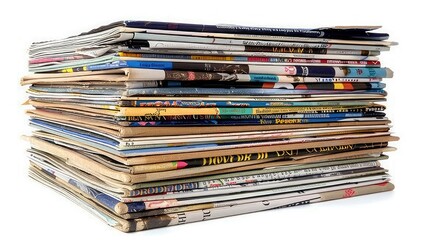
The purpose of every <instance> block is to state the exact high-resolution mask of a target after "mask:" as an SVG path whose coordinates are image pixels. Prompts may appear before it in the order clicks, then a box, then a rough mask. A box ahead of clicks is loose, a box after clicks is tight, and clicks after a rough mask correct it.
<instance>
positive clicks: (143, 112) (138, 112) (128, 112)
mask: <svg viewBox="0 0 423 240" xmlns="http://www.w3.org/2000/svg"><path fill="white" fill-rule="evenodd" d="M368 108H369V107H365V108H363V107H339V106H332V107H269V108H219V107H209V108H172V107H163V108H154V107H143V108H137V107H122V108H120V109H119V111H118V112H117V113H116V116H175V115H255V114H258V115H260V114H284V113H315V112H316V111H321V112H327V113H332V112H342V111H344V112H350V111H354V109H357V110H365V109H368Z"/></svg>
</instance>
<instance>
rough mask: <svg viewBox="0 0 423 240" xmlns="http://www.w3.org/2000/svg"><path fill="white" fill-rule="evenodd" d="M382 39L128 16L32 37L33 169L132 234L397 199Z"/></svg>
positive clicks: (349, 30)
mask: <svg viewBox="0 0 423 240" xmlns="http://www.w3.org/2000/svg"><path fill="white" fill-rule="evenodd" d="M376 29H377V27H372V26H364V27H333V28H318V29H286V28H268V27H249V26H237V25H199V24H184V23H167V22H150V21H122V22H116V23H112V24H110V25H106V26H101V27H99V28H97V29H93V30H91V31H89V32H84V33H82V34H80V35H77V36H72V37H69V38H65V39H61V40H53V41H46V42H36V43H33V44H32V45H31V47H30V50H29V70H30V71H31V72H34V73H33V74H31V75H28V76H25V77H23V78H22V81H21V83H22V84H23V85H29V88H28V90H27V92H28V95H29V100H28V104H30V105H32V106H33V108H31V109H30V110H28V111H27V114H28V115H29V116H30V120H29V121H30V125H31V126H32V127H33V128H35V131H34V132H33V134H32V136H27V137H25V138H26V139H27V140H28V141H29V142H30V145H31V148H30V149H29V150H28V156H29V160H30V170H29V175H30V176H31V177H32V178H33V179H35V180H37V181H39V182H41V183H43V184H45V185H46V186H48V187H50V188H52V189H54V190H56V191H58V192H59V193H61V194H62V195H64V196H66V197H67V198H69V199H70V200H72V201H74V202H75V203H77V204H78V205H80V206H81V207H83V208H85V209H86V210H88V211H90V212H91V213H93V214H94V215H96V216H97V217H99V218H100V219H102V220H104V221H105V222H106V223H107V224H109V225H111V226H113V227H115V228H117V229H119V230H121V231H124V232H133V231H140V230H146V229H152V228H159V227H165V226H172V225H178V224H185V223H191V222H196V221H204V220H209V219H215V218H221V217H226V216H232V215H238V214H245V213H251V212H257V211H263V210H269V209H275V208H284V207H290V206H298V205H302V204H309V203H317V202H322V201H328V200H334V199H342V198H348V197H355V196H360V195H365V194H371V193H378V192H384V191H390V190H392V189H393V188H394V186H393V185H392V184H391V183H390V176H389V175H388V174H387V170H386V169H384V168H382V167H381V166H380V163H381V162H382V161H383V160H386V159H387V158H388V157H387V156H386V155H385V154H384V153H385V152H389V151H392V150H394V148H392V147H390V146H389V142H391V141H396V140H397V137H394V136H391V133H390V132H389V131H390V125H389V124H390V121H389V120H388V119H387V118H386V117H385V113H384V112H383V111H384V110H385V106H384V105H383V102H384V101H385V100H386V99H385V97H386V92H385V91H384V88H385V83H383V82H382V79H383V78H390V77H392V75H393V73H392V71H391V70H390V69H388V68H384V67H381V64H380V62H379V58H378V55H379V54H380V53H381V52H382V51H388V50H389V49H390V47H391V46H392V45H394V43H393V42H390V41H387V39H388V34H386V33H377V32H374V30H376Z"/></svg>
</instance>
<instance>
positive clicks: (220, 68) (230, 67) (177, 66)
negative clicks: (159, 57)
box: [61, 60, 392, 80]
mask: <svg viewBox="0 0 423 240" xmlns="http://www.w3.org/2000/svg"><path fill="white" fill-rule="evenodd" d="M116 68H142V69H151V70H156V71H159V70H164V72H165V78H164V79H152V80H196V79H197V78H199V77H200V76H201V77H200V79H199V80H203V79H209V80H211V76H210V77H207V76H203V75H207V74H209V75H211V74H213V73H214V74H216V75H218V73H232V74H236V73H241V74H248V73H250V74H253V73H255V74H263V75H264V76H267V75H270V76H272V74H276V75H283V76H302V77H328V78H332V77H347V78H388V77H392V71H391V70H390V69H388V68H366V67H362V68H356V67H331V66H264V65H251V64H219V63H183V62H161V61H137V60H128V61H115V62H112V63H106V64H98V65H89V66H83V67H77V68H69V69H63V70H61V72H77V71H98V70H107V69H116ZM172 70H176V71H172ZM184 70H187V72H183V71H184ZM188 70H189V71H188ZM209 72H210V73H209ZM154 75H156V74H154ZM177 75H182V76H183V75H187V76H185V77H182V76H181V77H182V78H181V77H178V78H179V79H178V78H175V77H177ZM188 75H189V76H190V78H187V77H188ZM166 77H168V78H169V79H167V78H166ZM172 78H173V79H172ZM231 78H232V79H234V80H236V76H231ZM251 78H252V79H253V78H254V77H251ZM273 78H275V77H273ZM212 79H213V80H214V79H216V77H213V78H212ZM219 79H222V77H220V78H218V79H217V80H219ZM222 80H223V79H222Z"/></svg>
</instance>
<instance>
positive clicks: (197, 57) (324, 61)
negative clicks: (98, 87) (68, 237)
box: [30, 52, 380, 67]
mask: <svg viewBox="0 0 423 240" xmlns="http://www.w3.org/2000/svg"><path fill="white" fill-rule="evenodd" d="M118 55H119V56H120V57H137V58H157V59H180V60H200V61H232V62H260V63H291V64H292V63H294V64H298V65H313V64H327V65H330V66H348V65H357V66H363V67H380V62H379V61H364V60H363V61H358V60H334V59H305V58H280V57H242V56H213V55H210V56H208V55H183V54H180V55H179V54H154V53H131V52H118ZM39 61H42V59H40V60H39ZM30 63H31V62H30ZM34 63H36V61H35V60H34Z"/></svg>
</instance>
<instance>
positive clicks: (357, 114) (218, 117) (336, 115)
mask: <svg viewBox="0 0 423 240" xmlns="http://www.w3.org/2000/svg"><path fill="white" fill-rule="evenodd" d="M382 109H384V108H382V107H381V108H378V109H377V110H378V111H383V110H382ZM366 110H370V109H366V108H356V109H354V111H355V112H351V111H348V112H334V113H300V114H264V115H224V116H221V115H182V116H127V117H116V120H117V121H127V122H134V121H135V122H139V121H190V120H248V119H256V120H259V119H270V120H272V119H293V118H294V119H310V118H320V119H322V118H359V117H383V116H385V113H383V112H375V111H373V110H375V109H371V111H366ZM316 112H319V111H316Z"/></svg>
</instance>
